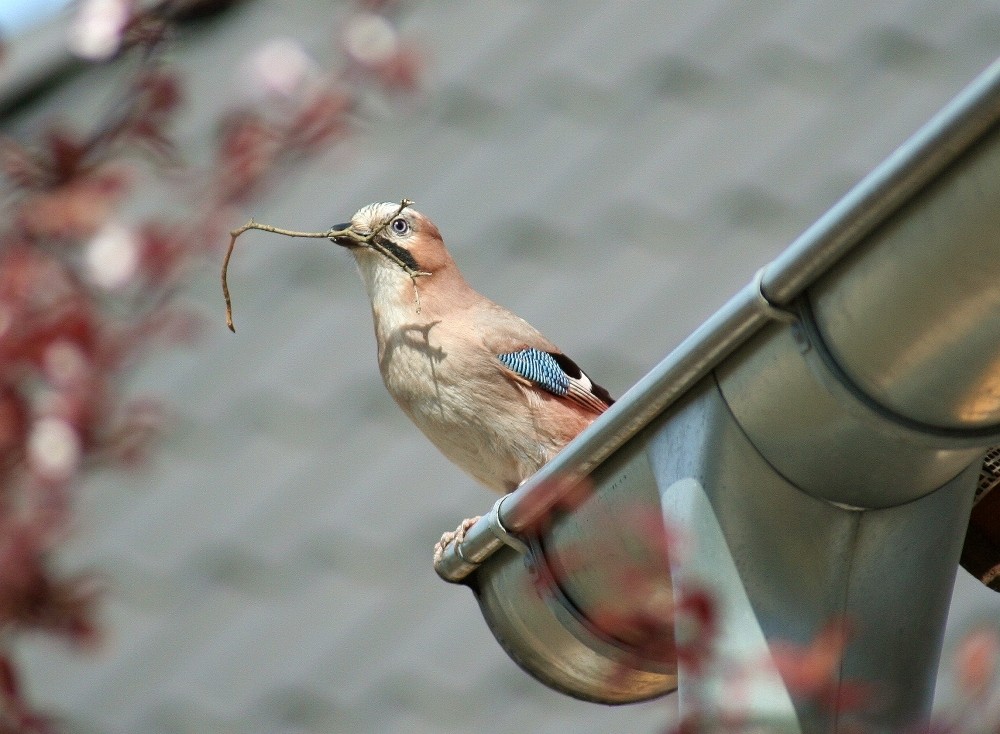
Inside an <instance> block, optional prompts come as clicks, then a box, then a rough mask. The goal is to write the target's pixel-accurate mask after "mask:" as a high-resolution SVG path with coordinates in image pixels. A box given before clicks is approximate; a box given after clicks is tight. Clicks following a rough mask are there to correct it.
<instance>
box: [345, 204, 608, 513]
mask: <svg viewBox="0 0 1000 734" xmlns="http://www.w3.org/2000/svg"><path fill="white" fill-rule="evenodd" d="M334 229H337V230H347V229H350V230H351V231H352V232H353V233H354V234H356V235H360V236H362V237H367V238H368V240H367V242H365V241H361V238H360V237H359V238H352V237H333V238H332V239H333V241H334V242H336V243H337V244H339V245H343V246H344V247H347V248H348V249H349V250H350V251H351V253H352V254H353V255H354V259H355V261H356V262H357V265H358V270H359V271H360V273H361V278H362V280H363V281H364V285H365V289H366V290H367V292H368V297H369V299H370V300H371V307H372V316H373V318H374V321H375V339H376V341H377V344H378V364H379V370H380V371H381V373H382V380H383V382H384V383H385V386H386V388H387V389H388V391H389V394H390V395H392V397H393V398H394V399H395V401H396V402H397V403H398V404H399V406H400V407H401V408H402V409H403V411H404V412H405V413H406V414H407V415H408V416H409V417H410V418H411V419H412V420H413V422H414V423H416V424H417V427H418V428H419V429H420V430H421V431H423V432H424V435H426V436H427V438H429V439H430V440H431V442H432V443H433V444H434V445H435V446H437V447H438V449H440V450H441V452H442V453H443V454H444V455H445V456H446V457H447V458H448V459H450V460H451V461H452V462H454V463H455V464H457V465H458V466H459V467H461V468H462V469H464V470H465V471H466V472H468V473H469V474H471V475H472V476H473V477H474V478H475V479H477V480H478V481H479V482H482V483H483V484H485V485H486V486H487V487H489V488H491V489H493V490H496V491H497V492H501V493H506V492H510V491H512V490H514V489H516V488H517V487H518V485H520V484H521V483H522V482H523V481H524V480H525V479H527V478H528V477H529V476H531V475H532V474H533V473H534V472H535V471H536V470H537V469H538V468H539V467H541V466H542V465H543V464H544V463H545V462H547V461H548V460H549V459H551V458H552V457H553V456H554V455H555V454H556V453H557V452H558V451H559V450H560V449H561V448H562V447H563V446H565V445H566V444H567V443H568V442H569V441H570V440H571V439H572V438H573V437H574V436H576V435H577V434H578V433H579V432H580V431H581V430H583V429H584V428H585V427H586V426H587V425H589V424H590V423H591V421H593V420H594V419H595V418H596V417H597V416H598V415H600V414H601V413H603V412H604V411H605V410H606V409H607V408H608V406H610V405H611V404H612V402H614V401H613V400H612V399H611V396H610V395H609V394H608V391H607V390H605V389H604V388H603V387H601V386H599V385H597V384H596V383H594V382H593V381H592V380H591V379H590V378H589V377H587V375H586V374H585V373H584V372H583V370H581V369H580V368H579V367H578V366H577V365H576V363H575V362H573V360H571V359H570V358H569V357H567V356H566V355H565V354H563V353H562V352H561V351H560V350H559V349H558V348H557V347H556V346H555V345H554V344H552V343H551V342H550V341H548V340H547V339H546V338H545V337H544V336H542V335H541V334H540V333H539V332H538V330H536V329H535V328H534V327H532V326H531V325H530V324H529V323H528V322H526V321H525V320H524V319H522V318H520V317H518V316H515V315H514V314H513V313H511V312H510V311H508V310H507V309H505V308H503V307H502V306H499V305H497V304H496V303H494V302H493V301H491V300H489V299H488V298H486V297H485V296H482V295H480V294H479V293H477V292H476V291H475V290H473V289H472V287H471V286H470V285H469V284H468V283H466V281H465V279H464V278H463V277H462V274H461V273H460V272H459V270H458V267H457V266H456V265H455V261H454V260H452V258H451V255H450V254H449V253H448V250H447V249H445V246H444V241H443V240H442V239H441V234H440V232H439V231H438V228H437V227H436V226H434V223H433V222H431V221H430V220H429V219H428V218H427V217H425V216H423V215H422V214H420V213H419V212H417V211H414V210H413V209H410V208H406V207H405V206H401V205H399V204H392V203H381V204H369V205H368V206H366V207H363V208H362V209H360V210H358V212H357V213H356V214H355V215H354V216H353V217H352V218H351V221H350V222H348V223H345V224H340V225H337V226H336V227H334Z"/></svg>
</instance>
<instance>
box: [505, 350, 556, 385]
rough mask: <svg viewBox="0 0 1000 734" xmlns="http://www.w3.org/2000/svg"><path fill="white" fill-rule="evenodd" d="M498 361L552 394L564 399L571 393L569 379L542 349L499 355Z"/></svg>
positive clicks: (552, 358) (553, 359)
mask: <svg viewBox="0 0 1000 734" xmlns="http://www.w3.org/2000/svg"><path fill="white" fill-rule="evenodd" d="M497 359H499V360H500V361H501V362H503V363H504V364H505V365H507V367H508V368H510V370H511V371H512V372H516V373H517V374H519V375H521V377H524V378H526V379H528V380H531V381H532V382H534V383H536V384H538V385H540V386H541V387H543V388H545V389H546V390H548V391H549V392H550V393H553V394H555V395H559V396H560V397H564V396H565V395H566V394H567V393H568V392H569V377H568V376H567V375H566V373H565V372H563V370H562V367H560V366H559V363H558V362H556V360H555V358H554V357H553V356H552V355H551V354H549V353H548V352H543V351H541V350H540V349H533V348H529V349H522V350H521V351H519V352H510V353H509V354H500V355H497Z"/></svg>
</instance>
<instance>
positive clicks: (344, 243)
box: [330, 222, 358, 247]
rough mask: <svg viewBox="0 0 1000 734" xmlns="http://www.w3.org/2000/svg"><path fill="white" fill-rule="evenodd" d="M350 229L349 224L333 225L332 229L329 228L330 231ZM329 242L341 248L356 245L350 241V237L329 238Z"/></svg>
mask: <svg viewBox="0 0 1000 734" xmlns="http://www.w3.org/2000/svg"><path fill="white" fill-rule="evenodd" d="M350 228H351V223H350V222H344V223H343V224H335V225H333V227H331V229H335V230H345V229H350ZM330 240H331V241H332V242H334V243H335V244H338V245H340V246H341V247H351V246H353V245H356V244H358V243H357V242H355V241H354V240H352V239H351V238H350V237H331V238H330Z"/></svg>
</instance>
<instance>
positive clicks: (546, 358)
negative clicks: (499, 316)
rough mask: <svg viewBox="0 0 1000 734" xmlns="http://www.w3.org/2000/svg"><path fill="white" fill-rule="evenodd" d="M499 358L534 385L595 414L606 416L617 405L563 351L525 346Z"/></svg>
mask: <svg viewBox="0 0 1000 734" xmlns="http://www.w3.org/2000/svg"><path fill="white" fill-rule="evenodd" d="M497 359H499V360H500V361H501V362H502V363H503V364H504V366H506V367H507V369H509V370H510V371H511V372H513V373H514V374H516V375H518V376H520V377H523V378H524V379H526V380H528V381H529V382H531V383H532V384H534V385H537V386H538V387H540V388H542V389H543V390H546V391H548V392H550V393H552V394H553V395H558V396H559V397H561V398H566V399H567V400H571V401H573V402H574V403H578V404H580V405H582V406H584V407H586V408H589V409H590V410H592V411H594V412H595V413H603V412H604V411H605V410H607V408H608V406H610V405H611V404H612V403H614V400H613V399H612V398H611V395H610V394H609V393H608V391H607V390H605V389H604V388H603V387H601V386H600V385H597V384H596V383H594V382H593V381H592V380H591V379H590V378H589V377H587V375H586V373H585V372H584V371H583V370H581V369H580V368H579V367H578V366H577V364H576V362H574V361H573V360H571V359H570V358H569V357H567V356H566V355H565V354H563V353H562V352H543V351H542V350H540V349H535V348H534V347H525V348H524V349H519V350H517V351H514V352H505V353H503V354H498V355H497Z"/></svg>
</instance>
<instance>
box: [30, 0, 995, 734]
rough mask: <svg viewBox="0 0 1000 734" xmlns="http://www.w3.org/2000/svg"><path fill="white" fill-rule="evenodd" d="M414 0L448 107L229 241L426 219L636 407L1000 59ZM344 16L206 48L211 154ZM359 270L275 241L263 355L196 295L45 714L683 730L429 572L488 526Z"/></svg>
mask: <svg viewBox="0 0 1000 734" xmlns="http://www.w3.org/2000/svg"><path fill="white" fill-rule="evenodd" d="M405 5H406V7H405V16H404V30H405V31H407V32H408V33H410V34H412V35H413V36H415V37H416V38H418V39H420V40H421V41H422V43H423V44H424V47H425V48H426V49H427V52H428V53H427V57H428V79H427V85H426V91H425V92H424V93H423V94H422V95H421V96H420V98H419V99H418V100H416V101H412V100H410V101H403V102H400V103H399V104H398V105H385V103H384V102H383V103H380V102H377V101H372V103H371V104H372V107H373V108H374V109H375V112H374V113H373V114H372V115H371V117H372V120H373V122H372V123H371V124H370V125H369V129H368V130H367V131H366V132H365V133H364V135H363V136H361V137H360V138H358V139H355V140H354V141H352V142H351V143H350V144H349V145H347V146H344V147H342V148H340V149H338V150H336V151H334V152H333V153H332V154H330V155H329V156H326V157H324V158H323V159H321V160H317V161H314V162H311V163H310V164H309V165H308V166H306V167H305V168H304V169H303V170H301V171H300V172H296V175H295V177H294V178H289V179H288V180H286V181H283V182H282V184H281V186H280V187H279V190H278V192H277V194H276V195H274V196H272V197H270V198H269V199H268V200H266V201H263V202H261V203H260V205H259V206H258V207H257V208H256V209H255V211H253V212H249V211H248V212H245V213H243V214H241V218H240V220H239V221H234V222H233V225H234V226H235V225H237V224H240V223H241V222H242V221H243V219H245V216H244V215H249V214H251V213H252V214H253V215H254V216H256V217H257V218H258V219H259V220H261V221H267V222H272V223H275V224H279V225H282V224H283V225H289V226H293V225H294V226H297V227H301V228H305V229H309V228H314V229H315V228H325V227H327V226H329V225H330V224H331V223H333V222H337V221H343V220H344V219H345V218H346V217H349V216H350V214H351V213H352V212H353V211H354V210H355V209H356V208H358V207H359V206H361V205H362V204H365V203H367V202H369V201H373V200H386V199H398V198H400V197H402V196H408V197H411V198H413V199H415V200H416V201H417V202H418V208H420V209H421V210H422V211H423V212H425V213H426V214H428V215H429V216H431V217H432V218H433V219H434V220H435V221H436V222H437V223H438V225H439V226H440V228H441V230H442V231H443V233H444V235H445V239H446V241H447V242H448V243H449V245H450V247H451V249H452V252H453V254H454V255H455V257H456V259H457V260H458V262H459V264H460V265H461V266H462V268H463V270H464V271H465V273H466V275H467V277H468V279H469V280H470V281H471V282H472V283H473V284H474V285H476V286H477V287H479V288H480V290H482V291H484V292H485V293H487V294H488V295H490V296H491V297H493V298H494V299H496V300H498V301H500V302H502V303H504V304H505V305H507V306H509V307H511V308H512V309H514V310H515V311H517V312H518V313H520V314H521V315H523V316H525V317H526V318H527V319H528V320H529V321H532V322H533V323H534V324H535V325H536V326H538V327H539V328H540V329H541V330H542V331H544V332H545V333H546V334H547V335H548V336H549V337H550V338H552V339H553V340H554V341H556V342H557V343H558V344H560V345H561V346H562V347H563V348H564V349H565V350H566V351H567V353H569V354H570V355H572V356H573V357H574V359H576V360H577V361H578V362H580V363H581V364H582V365H583V366H584V367H585V369H587V371H588V372H589V373H591V374H592V375H593V376H594V377H595V379H597V380H598V381H599V382H601V384H603V385H605V386H606V387H608V388H609V389H610V390H611V391H612V393H614V394H621V393H622V392H623V391H624V390H625V389H626V388H627V387H629V386H630V385H631V384H632V383H633V382H635V381H636V380H637V379H638V378H639V377H640V376H642V375H643V374H644V373H645V372H646V371H647V370H648V369H649V368H651V367H652V366H653V365H654V364H655V363H656V362H657V361H659V359H660V358H662V357H663V356H664V355H665V354H666V353H667V352H668V351H669V350H670V349H671V348H672V347H673V346H674V345H675V344H676V343H677V342H678V341H679V340H680V339H681V338H683V337H684V336H685V335H686V334H687V333H689V332H690V331H691V330H692V329H693V328H694V327H695V326H697V325H698V324H699V323H700V322H701V320H702V319H704V318H705V317H706V316H708V315H709V314H710V313H711V312H712V311H714V310H715V309H716V308H717V307H718V306H720V305H721V304H722V303H723V302H724V301H725V300H726V299H727V298H728V297H729V295H731V294H732V293H733V292H734V291H735V290H736V289H737V288H738V287H739V286H741V285H742V284H743V283H745V282H746V281H748V280H749V278H750V277H751V276H752V274H753V272H754V271H755V270H756V269H757V268H758V267H759V266H760V265H762V264H763V263H764V262H766V261H767V260H768V259H769V258H771V257H772V256H773V255H775V254H776V253H777V252H778V251H780V250H781V249H782V248H783V247H784V246H785V245H786V244H787V243H788V242H790V241H791V240H792V239H793V238H794V236H795V235H797V234H798V233H799V232H800V231H801V230H803V229H804V228H805V227H806V226H808V225H809V224H810V223H811V222H812V221H813V219H815V218H816V217H817V216H818V215H820V214H821V213H822V212H823V211H824V210H825V209H826V208H828V207H829V206H830V205H832V204H833V203H834V202H835V201H836V199H837V198H838V197H839V196H840V195H841V194H843V193H844V192H845V191H846V190H847V188H848V187H849V186H850V185H851V184H853V183H854V182H855V181H856V180H858V179H859V178H860V177H861V176H863V175H864V174H865V173H866V172H867V171H868V170H869V169H870V168H871V167H872V166H873V165H875V164H876V163H878V162H879V161H880V160H881V159H882V158H883V157H885V156H886V155H887V154H888V153H889V152H891V151H892V149H893V148H894V147H895V146H896V145H898V144H899V143H900V142H901V141H902V140H903V139H904V138H905V137H906V136H907V135H908V134H909V133H910V132H912V131H913V130H915V129H916V128H917V127H918V126H919V125H920V124H921V123H923V122H924V121H925V120H926V119H927V118H928V117H929V116H930V115H931V114H933V113H934V112H935V111H936V110H937V109H938V108H939V107H940V106H941V105H942V104H943V103H944V102H946V101H947V100H948V99H949V98H950V97H951V96H952V95H953V94H954V93H955V92H956V91H957V90H958V89H959V88H961V87H962V86H963V85H964V84H965V83H966V82H967V81H969V80H970V79H971V78H972V77H973V76H974V75H975V74H977V73H978V72H979V71H980V70H981V69H982V68H984V67H985V66H986V65H987V64H988V63H989V62H990V61H992V60H993V57H994V55H995V54H996V51H997V49H998V48H1000V7H998V6H997V5H996V3H995V2H991V1H989V0H978V1H977V0H958V1H956V2H949V3H940V2H931V1H928V0H886V1H884V2H879V3H871V2H851V3H843V2H834V1H832V0H822V1H820V2H816V1H813V0H784V1H782V2H764V3H754V4H750V3H743V2H737V1H736V0H710V1H709V2H700V1H699V2H695V1H693V0H688V1H686V2H672V3H666V2H662V0H647V1H646V2H639V1H635V2H618V1H608V0H574V1H573V2H569V0H562V1H555V0H546V1H543V0H538V1H536V2H520V3H509V2H496V1H494V2H489V1H487V0H441V1H440V2H434V3H416V2H414V3H407V4H405ZM342 15H343V14H342V9H341V8H340V6H339V5H338V6H336V9H333V10H331V8H330V7H329V5H328V4H327V3H323V2H319V1H318V0H294V1H289V2H276V1H275V0H270V1H265V0H258V1H257V2H253V3H249V4H248V5H246V6H245V7H243V8H242V9H241V10H240V11H239V12H238V13H236V14H235V15H234V16H233V18H232V19H231V20H230V21H228V22H227V23H223V24H218V25H213V26H210V27H208V28H205V29H203V30H202V31H200V32H199V33H198V34H197V35H195V36H193V37H191V38H189V39H188V40H187V41H186V42H185V45H184V47H183V51H182V52H179V53H178V59H179V60H180V63H181V64H182V66H183V67H185V68H187V69H188V70H189V71H190V73H191V74H193V75H194V76H193V78H192V80H191V81H192V88H191V92H190V98H191V100H192V101H193V102H194V106H193V109H192V110H191V112H190V115H189V117H188V118H186V119H185V120H184V121H183V123H182V125H181V134H182V137H183V139H184V140H185V141H186V145H187V151H188V152H189V153H190V154H192V155H196V154H197V152H198V151H199V150H202V149H203V148H204V146H205V142H204V141H205V139H206V137H205V132H206V131H205V130H204V129H203V126H204V124H205V121H206V120H209V119H211V118H212V116H213V115H214V114H215V113H217V112H218V110H219V109H220V107H221V106H223V105H224V104H226V102H227V100H230V99H232V97H233V95H235V94H236V92H235V91H230V92H227V93H226V94H220V92H219V90H234V89H235V88H237V87H238V84H237V77H238V75H239V73H240V63H241V60H242V58H243V54H245V53H246V52H247V51H249V50H250V49H251V48H252V47H253V46H254V44H255V43H258V42H259V41H260V40H261V39H265V38H268V37H271V36H283V35H290V36H294V37H297V38H300V39H302V40H303V42H304V43H305V44H306V45H307V46H309V47H312V48H316V49H323V48H324V47H325V46H326V45H327V43H328V40H329V38H330V37H332V34H333V33H334V32H335V28H336V27H337V22H338V19H340V18H342ZM87 96H88V87H87V85H86V83H84V82H80V83H77V84H74V85H71V87H70V88H68V89H63V90H59V91H57V92H54V93H53V97H52V100H51V104H52V105H54V106H63V107H68V106H69V105H71V104H74V105H85V104H86V98H87ZM383 108H384V110H383V111H384V114H381V113H379V112H378V110H379V109H383ZM74 109H75V110H77V114H86V113H85V110H86V107H85V106H83V107H79V106H78V107H74ZM81 109H82V110H84V112H81V111H80V110H81ZM30 120H31V113H26V116H25V117H23V118H22V119H21V120H20V121H15V122H14V123H13V124H14V126H15V128H16V127H17V126H18V125H20V126H26V125H28V124H30ZM161 201H162V199H159V198H156V199H154V198H153V197H152V196H151V197H150V201H149V202H148V203H147V208H152V207H153V206H159V205H161V204H160V203H159V202H161ZM353 270H354V269H353V265H351V263H350V261H349V259H348V258H347V257H346V256H345V254H344V253H342V252H339V251H333V250H331V248H330V246H329V245H324V244H321V243H319V244H318V243H316V242H288V241H278V240H277V239H276V238H268V237H265V236H263V235H258V236H256V237H255V236H253V235H249V236H247V238H246V240H245V241H243V242H242V243H241V250H240V251H239V252H238V253H237V257H236V258H235V259H234V263H233V267H232V270H231V286H232V289H233V296H234V301H235V307H236V320H237V325H238V328H239V333H238V334H237V335H236V336H232V335H230V334H229V333H228V332H226V331H225V326H224V324H223V319H222V301H221V297H220V294H219V293H218V284H217V267H216V265H215V264H214V263H210V266H208V267H207V268H206V271H205V272H204V273H202V274H199V275H198V276H197V277H196V278H195V280H194V282H193V283H192V287H191V291H190V299H191V301H192V302H193V303H195V304H196V306H197V307H198V308H199V309H200V310H201V311H202V312H203V313H204V315H205V317H206V319H207V323H208V328H207V329H206V333H205V335H204V338H203V339H202V340H201V342H200V343H199V344H198V345H197V347H195V348H192V349H189V350H187V351H183V352H177V353H171V354H169V355H164V356H160V357H158V358H157V359H156V360H154V361H152V362H151V363H150V364H149V365H147V366H144V367H143V368H142V370H141V373H140V374H139V375H137V376H136V384H137V386H139V387H141V388H143V389H145V390H149V391H153V392H155V393H157V394H159V395H162V396H163V397H164V398H165V400H166V401H167V402H168V404H169V405H170V406H171V408H172V410H173V411H174V416H175V421H174V424H173V426H172V429H171V431H170V433H169V435H168V437H167V438H166V440H165V442H164V445H163V448H162V451H161V452H160V453H159V454H158V457H157V460H156V461H155V462H154V464H153V465H152V466H151V467H150V468H149V469H148V470H146V471H144V472H142V473H141V474H135V475H120V474H114V475H106V476H99V477H95V478H94V479H93V480H92V481H90V482H89V483H88V485H87V487H86V489H85V492H84V494H83V497H82V502H81V516H82V518H81V521H80V524H79V528H78V532H77V534H76V536H75V538H74V539H73V541H72V543H71V548H70V551H69V552H68V553H67V558H66V563H67V564H68V565H71V566H73V567H77V566H88V567H89V566H96V567H98V568H100V569H103V570H104V571H105V572H106V573H107V574H108V575H109V577H110V578H111V580H112V582H113V591H112V593H111V594H109V597H108V601H107V604H106V607H105V609H106V622H107V625H106V626H107V628H108V630H109V632H110V640H109V644H108V645H107V646H106V647H105V648H104V649H103V650H102V651H100V652H98V653H97V654H96V655H94V656H77V655H71V654H69V653H66V652H64V650H63V649H62V648H61V647H58V646H55V645H53V644H51V643H50V642H46V641H42V642H38V643H37V644H30V645H25V646H24V647H25V649H24V656H25V659H26V664H27V667H28V670H29V673H30V681H29V682H30V687H31V690H32V693H33V694H34V696H35V697H36V699H38V700H40V701H41V702H43V703H44V705H46V706H47V707H49V708H50V709H51V710H54V711H55V712H57V713H58V714H59V715H60V716H62V717H63V718H64V719H65V721H66V722H67V730H68V731H71V732H80V733H82V732H105V731H110V732H198V733H205V732H220V733H222V732H367V731H371V732H413V733H416V732H456V733H457V732H468V731H478V732H508V731H523V732H540V733H544V732H552V733H553V734H554V733H556V732H575V733H582V732H595V733H596V732H657V731H659V730H660V729H661V727H662V725H663V723H664V722H665V721H666V720H667V719H668V715H669V712H670V711H671V709H672V703H671V702H670V701H669V699H668V700H666V701H659V702H652V703H646V704H641V705H637V706H630V707H624V708H606V707H601V706H595V705H592V704H586V703H581V702H577V701H573V700H570V699H567V698H565V697H563V696H561V695H559V694H556V693H553V692H551V691H549V690H547V689H545V688H544V687H542V686H541V685H539V684H537V683H535V682H534V681H533V680H532V679H530V678H528V677H527V676H526V675H525V674H524V673H522V672H521V671H520V670H519V669H518V668H517V667H516V666H515V665H514V664H513V663H512V662H510V661H509V660H508V659H507V657H506V656H505V655H504V653H503V652H502V651H501V650H500V648H499V647H498V646H497V645H496V644H495V643H494V641H493V639H492V637H491V636H490V633H489V631H488V630H487V628H486V627H485V624H484V623H483V621H482V619H481V617H480V615H479V612H478V610H477V608H476V604H475V601H474V599H473V598H472V595H471V594H470V593H469V592H468V590H466V589H464V588H460V587H453V586H449V585H446V584H444V583H442V582H441V581H439V580H438V579H437V577H436V576H435V575H434V572H433V570H432V568H431V563H430V551H431V546H432V544H433V543H434V541H435V540H436V539H437V537H438V535H439V534H440V533H441V532H442V531H444V530H447V529H450V528H452V527H454V526H455V524H456V523H457V522H458V521H459V520H461V519H462V518H463V517H466V516H468V515H471V514H478V513H480V512H482V511H484V510H486V509H487V508H488V507H489V505H490V504H491V503H492V501H493V498H492V496H491V495H490V494H489V493H487V492H486V491H485V490H483V489H480V488H478V487H476V486H474V485H473V483H472V481H471V480H469V479H467V478H466V477H465V476H464V475H463V474H461V473H460V472H459V471H458V470H457V469H455V468H454V467H452V466H451V465H449V464H448V463H447V462H446V461H445V460H444V459H443V458H441V457H440V456H438V455H437V454H436V453H435V451H434V450H433V449H432V448H431V447H430V445H429V444H428V443H427V442H426V441H425V439H423V437H422V436H421V435H420V434H419V433H418V432H417V431H416V429H414V428H413V427H412V426H411V425H409V423H408V422H407V421H406V419H405V417H404V416H403V415H402V414H401V413H400V412H399V411H398V409H397V408H396V406H395V405H394V404H393V403H392V401H391V400H390V398H389V397H388V395H387V394H386V393H385V391H384V389H383V387H382V385H381V383H380V380H379V377H378V372H377V369H376V366H375V359H374V344H373V339H372V335H371V324H370V316H369V312H368V305H367V303H366V301H365V298H364V295H363V291H362V288H361V285H360V282H359V281H358V279H357V276H356V275H355V273H354V271H353Z"/></svg>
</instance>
